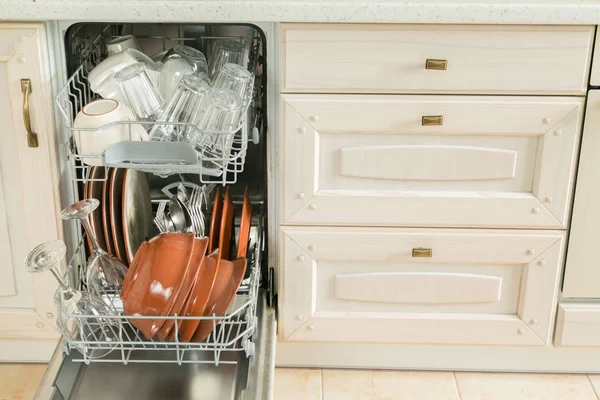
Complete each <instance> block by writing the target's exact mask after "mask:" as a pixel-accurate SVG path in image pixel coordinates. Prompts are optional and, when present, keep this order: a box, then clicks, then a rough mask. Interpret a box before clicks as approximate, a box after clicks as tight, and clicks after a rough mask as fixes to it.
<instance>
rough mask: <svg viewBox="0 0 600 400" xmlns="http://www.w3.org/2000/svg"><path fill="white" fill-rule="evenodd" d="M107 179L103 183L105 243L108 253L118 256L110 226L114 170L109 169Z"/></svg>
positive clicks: (102, 205) (101, 205) (102, 206)
mask: <svg viewBox="0 0 600 400" xmlns="http://www.w3.org/2000/svg"><path fill="white" fill-rule="evenodd" d="M106 175H107V179H106V180H105V181H104V182H102V204H100V207H101V208H102V230H103V231H104V242H105V243H106V251H107V252H108V253H109V254H112V255H116V254H117V253H116V251H115V245H114V242H113V238H112V228H111V226H110V181H111V178H112V168H107V171H106Z"/></svg>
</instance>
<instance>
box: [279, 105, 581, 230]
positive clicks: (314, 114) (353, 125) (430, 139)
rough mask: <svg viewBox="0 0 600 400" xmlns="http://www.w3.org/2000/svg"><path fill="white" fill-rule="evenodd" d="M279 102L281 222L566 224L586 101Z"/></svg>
mask: <svg viewBox="0 0 600 400" xmlns="http://www.w3.org/2000/svg"><path fill="white" fill-rule="evenodd" d="M282 98H283V106H282V109H283V112H284V118H283V131H284V140H283V148H282V151H281V153H280V165H282V166H283V171H282V173H281V186H282V189H281V190H282V196H283V199H284V202H283V204H282V206H283V207H282V210H281V213H282V214H281V218H282V221H283V223H284V224H294V225H298V224H310V225H331V224H334V225H371V226H372V225H392V226H393V225H401V226H454V227H460V226H466V227H471V226H474V227H511V228H513V227H541V228H564V227H565V226H566V224H567V223H568V218H569V217H568V216H569V211H570V201H571V190H572V185H573V178H574V165H575V162H576V155H577V151H578V148H579V129H580V126H581V118H582V99H577V98H552V97H483V96H478V97H469V96H452V97H450V96H391V95H389V96H372V95H355V96H348V95H290V94H286V95H282ZM424 115H442V116H443V117H444V123H443V125H441V126H422V125H421V117H422V116H424Z"/></svg>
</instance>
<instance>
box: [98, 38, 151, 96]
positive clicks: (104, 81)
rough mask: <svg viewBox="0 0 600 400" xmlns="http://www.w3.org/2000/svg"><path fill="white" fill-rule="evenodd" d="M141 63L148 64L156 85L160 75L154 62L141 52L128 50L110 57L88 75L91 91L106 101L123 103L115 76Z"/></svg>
mask: <svg viewBox="0 0 600 400" xmlns="http://www.w3.org/2000/svg"><path fill="white" fill-rule="evenodd" d="M140 61H141V62H144V63H145V64H146V67H147V68H148V75H149V76H150V79H152V80H153V81H154V82H155V83H156V82H157V81H158V75H159V73H158V72H157V71H156V65H155V63H154V61H152V60H151V59H150V57H148V56H147V55H145V54H144V53H142V52H141V51H139V50H136V49H126V50H123V51H122V52H120V53H117V54H113V55H112V56H110V57H108V58H107V59H105V60H104V61H102V62H101V63H100V64H98V65H96V67H95V68H94V69H93V70H91V71H90V73H89V75H88V81H89V82H90V89H91V90H92V92H94V93H98V94H99V95H100V96H102V97H103V98H105V99H115V100H117V101H119V102H122V100H123V99H122V96H121V93H120V92H119V85H118V84H117V81H116V80H115V74H116V73H117V72H119V71H120V70H122V69H123V68H125V67H127V66H129V65H132V64H135V63H138V62H140Z"/></svg>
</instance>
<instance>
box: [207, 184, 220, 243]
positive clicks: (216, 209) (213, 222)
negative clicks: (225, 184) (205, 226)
mask: <svg viewBox="0 0 600 400" xmlns="http://www.w3.org/2000/svg"><path fill="white" fill-rule="evenodd" d="M222 211H223V202H222V201H221V188H217V191H216V193H215V198H214V199H213V209H212V215H211V217H210V232H209V233H208V252H209V253H212V252H213V251H215V249H216V248H217V246H218V245H219V231H220V228H221V212H222Z"/></svg>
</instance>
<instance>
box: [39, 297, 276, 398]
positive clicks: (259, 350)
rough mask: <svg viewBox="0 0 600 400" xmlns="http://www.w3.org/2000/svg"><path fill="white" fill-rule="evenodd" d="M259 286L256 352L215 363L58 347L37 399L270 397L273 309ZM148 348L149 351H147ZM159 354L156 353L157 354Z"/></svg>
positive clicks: (273, 349) (273, 365)
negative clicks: (85, 356)
mask: <svg viewBox="0 0 600 400" xmlns="http://www.w3.org/2000/svg"><path fill="white" fill-rule="evenodd" d="M266 297H267V296H266V292H265V291H264V290H262V291H261V293H260V296H259V301H258V307H257V324H258V325H257V330H256V331H255V337H254V343H255V346H256V347H255V352H254V355H253V356H251V357H246V356H245V353H244V352H230V353H227V354H224V355H222V356H221V358H220V360H221V363H220V364H219V365H218V366H215V365H214V364H211V363H207V364H182V365H176V364H162V363H155V362H149V363H143V362H139V363H136V364H128V365H123V364H120V363H110V362H107V363H102V362H92V363H90V364H85V363H81V362H74V361H73V360H74V359H75V358H78V357H80V355H78V354H77V353H75V352H72V353H71V354H70V355H66V354H64V353H63V352H62V351H61V349H58V350H57V352H56V354H55V355H54V357H53V359H52V361H51V362H50V364H49V367H48V370H47V372H46V375H45V376H44V379H43V381H42V383H41V385H40V388H39V390H38V393H37V394H36V397H35V398H36V399H40V400H48V399H51V400H69V399H73V400H77V399H86V400H88V399H111V400H121V399H123V400H131V399H146V400H152V399H173V400H175V399H178V400H179V399H181V400H188V399H189V400H192V399H194V400H202V399H207V400H208V399H210V400H230V399H231V400H254V399H255V400H268V399H271V398H272V395H273V381H274V378H273V377H274V368H275V341H276V331H277V321H276V316H275V309H274V308H272V307H268V306H267V301H266ZM148 354H149V353H148ZM153 357H155V356H153Z"/></svg>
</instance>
